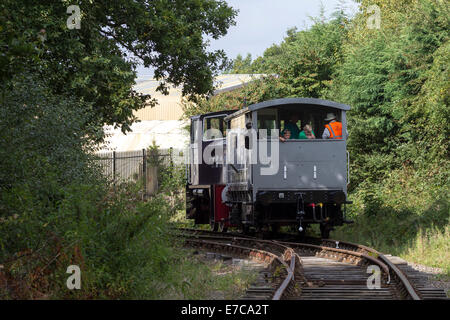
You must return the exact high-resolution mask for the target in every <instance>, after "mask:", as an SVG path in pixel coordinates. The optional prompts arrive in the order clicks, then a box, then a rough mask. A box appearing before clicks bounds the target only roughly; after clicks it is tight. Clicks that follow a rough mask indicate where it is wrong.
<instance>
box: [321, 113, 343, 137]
mask: <svg viewBox="0 0 450 320" xmlns="http://www.w3.org/2000/svg"><path fill="white" fill-rule="evenodd" d="M325 121H328V124H326V125H325V131H324V132H323V134H322V139H342V123H341V122H338V121H336V115H335V114H334V113H327V117H326V118H325Z"/></svg>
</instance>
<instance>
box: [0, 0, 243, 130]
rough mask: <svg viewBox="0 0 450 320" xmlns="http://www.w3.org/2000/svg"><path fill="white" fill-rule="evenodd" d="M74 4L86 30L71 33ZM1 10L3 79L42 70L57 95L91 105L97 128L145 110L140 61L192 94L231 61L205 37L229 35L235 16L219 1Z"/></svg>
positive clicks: (29, 5)
mask: <svg viewBox="0 0 450 320" xmlns="http://www.w3.org/2000/svg"><path fill="white" fill-rule="evenodd" d="M76 4H78V5H79V6H80V10H81V15H82V16H81V28H80V29H72V30H70V29H68V27H67V25H66V21H67V19H68V17H69V15H68V14H67V13H66V10H67V7H68V6H69V5H76ZM0 13H1V14H0V50H1V51H0V52H1V54H0V75H1V76H0V77H1V80H2V81H4V80H6V79H10V78H11V77H12V76H13V75H14V74H17V73H18V72H21V71H24V70H28V71H33V72H36V73H37V74H39V75H40V76H41V78H42V79H43V80H44V81H45V83H46V84H47V85H48V86H49V89H50V90H51V92H52V93H54V94H57V95H61V94H62V95H66V96H75V97H77V98H78V99H79V100H80V101H83V102H85V103H86V104H87V105H89V106H90V107H91V109H92V111H93V112H92V113H91V115H90V117H89V123H90V124H91V125H96V126H102V125H103V124H104V123H107V124H114V125H120V126H122V130H123V131H128V130H129V126H130V124H131V123H132V122H133V120H135V119H134V117H133V111H134V110H137V109H139V108H142V107H143V106H144V104H143V102H144V98H145V97H142V96H140V95H138V94H137V93H136V92H133V90H132V86H133V85H134V80H135V78H136V72H135V69H136V66H137V64H138V62H139V61H140V62H142V63H143V64H144V65H145V66H146V67H153V68H154V69H155V70H154V73H155V77H157V78H160V79H162V80H164V81H166V82H167V83H172V84H174V85H182V86H183V93H184V94H186V95H191V94H193V93H196V94H205V93H208V92H210V91H211V90H212V78H213V76H214V75H215V74H217V72H218V71H219V70H221V69H222V68H223V67H224V66H225V65H226V62H227V61H226V58H225V54H224V52H223V51H215V52H208V51H206V40H205V37H211V38H213V39H217V38H219V37H221V36H223V35H225V34H226V32H227V29H228V27H229V26H230V25H232V24H233V23H234V21H233V19H234V17H235V15H236V12H235V11H234V10H233V9H232V8H230V7H229V6H227V4H226V3H225V2H224V1H219V0H217V1H216V0H201V1H197V0H191V1H168V0H164V1H143V0H139V1H130V0H121V1H114V2H111V1H103V0H102V1H90V2H80V1H75V2H71V1H66V0H64V1H55V0H46V1H35V0H33V1H19V2H17V1H13V0H4V1H2V2H1V3H0ZM130 17H132V18H130ZM165 88H166V86H165V85H164V84H163V85H162V86H161V88H160V89H161V91H165ZM149 103H150V104H154V103H155V102H154V101H152V100H149Z"/></svg>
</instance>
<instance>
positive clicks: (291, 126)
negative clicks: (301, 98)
mask: <svg viewBox="0 0 450 320" xmlns="http://www.w3.org/2000/svg"><path fill="white" fill-rule="evenodd" d="M297 122H298V114H295V113H293V114H292V115H291V118H290V120H289V121H288V122H287V123H285V124H284V130H283V132H284V131H285V130H289V131H290V132H291V137H290V139H298V135H299V133H300V129H299V128H298V126H297Z"/></svg>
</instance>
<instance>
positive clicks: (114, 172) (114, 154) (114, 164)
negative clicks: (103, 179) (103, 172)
mask: <svg viewBox="0 0 450 320" xmlns="http://www.w3.org/2000/svg"><path fill="white" fill-rule="evenodd" d="M113 182H114V184H116V151H113Z"/></svg>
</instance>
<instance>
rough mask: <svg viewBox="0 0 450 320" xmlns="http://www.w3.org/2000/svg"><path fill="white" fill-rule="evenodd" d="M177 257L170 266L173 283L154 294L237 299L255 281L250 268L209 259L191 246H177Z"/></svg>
mask: <svg viewBox="0 0 450 320" xmlns="http://www.w3.org/2000/svg"><path fill="white" fill-rule="evenodd" d="M176 254H177V255H178V259H176V263H174V264H173V265H172V267H171V270H170V273H171V277H172V280H171V283H176V284H177V285H176V286H170V287H167V286H165V285H164V283H160V284H159V287H160V288H161V289H162V290H161V291H160V292H159V293H158V294H157V295H156V296H155V297H154V298H156V299H164V300H179V299H188V300H192V299H206V300H221V299H238V298H239V297H240V296H242V295H243V294H244V293H245V290H246V288H247V287H248V286H249V285H250V284H251V283H252V282H253V281H254V279H255V277H256V274H255V272H252V271H251V270H246V269H243V268H239V267H235V266H231V265H226V264H224V263H223V262H221V261H217V260H206V259H204V258H202V255H201V254H194V253H193V251H192V250H187V249H176Z"/></svg>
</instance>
